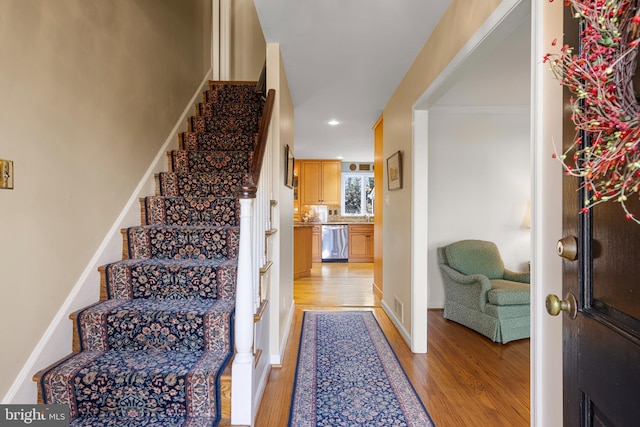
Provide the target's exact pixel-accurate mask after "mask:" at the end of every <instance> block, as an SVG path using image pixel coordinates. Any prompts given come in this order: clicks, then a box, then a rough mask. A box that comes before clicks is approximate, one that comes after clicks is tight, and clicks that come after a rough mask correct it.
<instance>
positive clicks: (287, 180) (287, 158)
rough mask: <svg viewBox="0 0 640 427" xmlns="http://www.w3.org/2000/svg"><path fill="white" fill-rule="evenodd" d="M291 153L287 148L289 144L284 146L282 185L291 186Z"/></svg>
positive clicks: (292, 161) (293, 160)
mask: <svg viewBox="0 0 640 427" xmlns="http://www.w3.org/2000/svg"><path fill="white" fill-rule="evenodd" d="M294 162H295V159H294V158H293V153H292V152H291V150H290V149H289V145H288V144H287V145H285V146H284V185H286V186H287V187H289V188H293V163H294Z"/></svg>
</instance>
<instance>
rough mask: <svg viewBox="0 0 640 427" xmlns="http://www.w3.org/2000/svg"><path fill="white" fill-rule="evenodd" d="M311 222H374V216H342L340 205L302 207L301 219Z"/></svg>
mask: <svg viewBox="0 0 640 427" xmlns="http://www.w3.org/2000/svg"><path fill="white" fill-rule="evenodd" d="M305 215H306V218H307V221H309V222H367V219H368V220H369V221H370V222H373V216H370V217H366V216H342V215H341V212H340V205H302V209H301V214H300V218H301V219H302V220H303V221H305V219H304V218H305Z"/></svg>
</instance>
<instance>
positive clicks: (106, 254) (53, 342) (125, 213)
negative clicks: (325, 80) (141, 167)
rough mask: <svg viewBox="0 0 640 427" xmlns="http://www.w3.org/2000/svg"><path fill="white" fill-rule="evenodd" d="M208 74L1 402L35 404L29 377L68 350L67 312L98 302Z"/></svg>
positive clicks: (69, 330)
mask: <svg viewBox="0 0 640 427" xmlns="http://www.w3.org/2000/svg"><path fill="white" fill-rule="evenodd" d="M211 73H212V70H211V69H209V71H207V73H206V75H205V77H204V79H203V80H202V82H201V83H200V86H199V87H198V89H197V90H196V92H195V94H194V95H193V97H192V98H191V100H190V101H189V104H188V105H187V106H186V107H185V109H184V111H183V112H182V115H181V116H180V118H179V119H178V121H177V122H176V124H175V126H174V127H173V129H172V131H171V133H170V134H169V136H168V137H167V139H166V141H165V142H164V144H163V145H162V147H161V148H160V150H159V151H158V154H156V157H155V159H154V160H153V162H152V163H151V165H150V166H149V168H148V169H147V172H146V173H145V174H144V176H143V178H142V179H141V180H140V182H139V183H138V185H137V187H136V189H135V190H134V192H133V194H132V195H131V197H130V198H129V200H128V202H127V204H126V205H125V206H124V209H122V211H121V212H120V215H119V216H118V218H117V219H116V221H115V222H114V223H113V225H112V226H111V228H110V230H109V232H108V233H107V235H106V236H105V238H104V240H103V241H102V243H101V244H100V246H99V247H98V250H97V251H96V253H95V254H94V255H93V257H92V258H91V261H89V264H88V265H87V266H86V268H85V269H84V271H83V273H82V275H81V276H80V278H79V279H78V281H77V282H76V283H75V285H74V286H73V288H72V290H71V292H70V293H69V295H68V296H67V298H66V299H65V301H64V303H63V304H62V306H61V307H60V309H59V310H58V312H57V313H56V315H55V317H54V318H53V321H52V322H51V323H50V324H49V327H48V328H47V330H46V331H45V333H44V334H43V336H42V338H41V339H40V341H39V342H38V344H37V345H36V347H35V348H34V350H33V352H32V353H31V355H30V356H29V358H28V359H27V361H26V363H25V364H24V366H23V367H22V369H21V370H20V372H19V373H18V376H17V377H16V379H15V380H14V382H13V384H12V385H11V387H10V388H9V391H8V392H7V394H6V395H5V396H4V397H3V399H2V404H32V403H36V398H37V396H36V394H37V387H36V383H35V382H33V380H32V378H33V375H34V374H35V373H37V372H38V371H39V370H41V369H44V368H46V367H47V366H49V365H51V364H52V363H54V362H56V361H57V360H59V359H61V358H62V357H64V356H66V355H67V354H69V353H70V352H71V339H72V338H71V336H72V333H73V331H72V324H71V321H70V320H69V314H70V313H73V312H74V311H76V310H79V309H81V308H83V307H86V306H87V305H90V304H93V303H95V302H96V301H98V298H99V292H100V289H99V288H100V287H99V283H100V276H99V273H98V267H100V266H101V265H104V264H108V263H110V262H114V261H116V260H118V259H120V258H121V257H122V235H121V234H120V230H121V229H122V228H126V227H130V226H134V225H140V202H139V199H140V198H141V197H144V196H148V195H153V194H155V174H156V173H158V172H163V171H166V170H167V160H166V159H167V155H166V152H167V151H168V150H171V149H177V147H178V134H179V133H180V132H183V131H185V130H186V123H187V118H188V117H189V116H191V115H193V112H194V108H195V106H196V105H197V104H198V103H199V102H200V99H201V96H202V91H203V90H205V87H207V86H208V83H209V80H210V79H211V75H212V74H211Z"/></svg>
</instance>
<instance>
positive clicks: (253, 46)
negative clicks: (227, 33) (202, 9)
mask: <svg viewBox="0 0 640 427" xmlns="http://www.w3.org/2000/svg"><path fill="white" fill-rule="evenodd" d="M231 8H232V9H231V57H230V70H229V75H230V80H248V81H254V80H258V78H259V77H260V72H261V71H262V67H263V66H264V61H265V56H266V42H265V40H264V35H263V34H262V27H261V26H260V22H259V21H258V13H257V12H256V6H255V4H254V3H253V0H234V1H233V2H231Z"/></svg>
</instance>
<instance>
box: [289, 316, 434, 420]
mask: <svg viewBox="0 0 640 427" xmlns="http://www.w3.org/2000/svg"><path fill="white" fill-rule="evenodd" d="M289 426H290V427H303V426H305V427H306V426H308V427H312V426H325V427H337V426H367V427H374V426H380V427H382V426H384V427H391V426H414V427H433V426H435V424H434V423H433V421H432V420H431V417H430V416H429V414H428V412H427V410H426V409H425V407H424V405H423V404H422V402H421V401H420V398H419V397H418V395H417V394H416V391H415V389H414V388H413V386H412V385H411V383H410V382H409V379H408V378H407V375H406V373H405V372H404V370H403V369H402V366H400V362H399V361H398V358H397V357H396V355H395V353H394V352H393V349H392V348H391V346H390V344H389V342H388V341H387V338H386V337H385V336H384V333H383V332H382V329H381V328H380V325H379V324H378V322H377V321H376V319H375V317H374V315H373V312H371V311H305V313H304V318H303V322H302V333H301V338H300V348H299V351H298V364H297V367H296V377H295V384H294V387H293V397H292V401H291V412H290V414H289Z"/></svg>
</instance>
